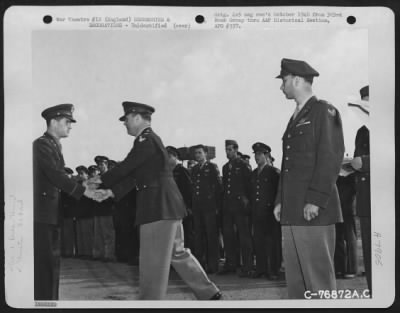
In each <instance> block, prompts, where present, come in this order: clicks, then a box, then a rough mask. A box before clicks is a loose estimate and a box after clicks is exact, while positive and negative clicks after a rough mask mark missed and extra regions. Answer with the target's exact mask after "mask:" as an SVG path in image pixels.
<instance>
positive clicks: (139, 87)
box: [32, 28, 368, 169]
mask: <svg viewBox="0 0 400 313" xmlns="http://www.w3.org/2000/svg"><path fill="white" fill-rule="evenodd" d="M32 38H33V42H32V49H33V51H32V53H33V54H32V64H33V87H34V94H35V98H34V99H33V103H34V111H36V112H37V114H36V115H34V116H33V119H34V120H33V124H34V129H33V133H32V140H33V139H34V138H36V137H38V136H40V135H41V134H42V133H43V132H44V130H45V122H44V120H43V119H42V118H41V116H40V113H41V111H42V110H43V109H45V108H46V107H49V106H53V105H56V104H59V103H73V104H74V105H75V113H74V115H75V117H76V119H77V121H78V123H76V124H74V125H73V129H72V130H71V133H70V136H69V138H66V139H63V140H62V145H63V153H64V157H65V160H66V164H67V166H69V167H71V168H73V169H74V168H75V167H76V166H78V165H81V164H83V165H86V166H88V165H91V164H94V160H93V159H94V156H95V155H98V154H101V155H106V156H108V157H110V158H112V159H115V160H117V161H118V160H122V159H123V158H124V157H125V155H126V154H127V153H128V151H129V150H130V149H131V147H132V144H133V140H134V137H131V136H128V135H127V133H126V130H125V127H124V126H123V124H122V123H121V122H119V121H118V118H119V117H120V116H121V115H122V112H123V111H122V105H121V103H122V101H125V100H131V101H138V102H143V103H147V104H150V105H152V106H154V107H155V108H156V112H155V114H154V115H153V122H152V124H153V129H154V130H155V131H156V132H157V133H158V134H159V135H160V136H161V138H162V139H163V142H164V144H165V145H174V146H177V147H181V146H185V145H186V146H191V145H194V144H198V143H203V144H206V145H210V146H215V147H216V150H217V158H216V159H215V160H214V162H216V163H217V164H218V165H219V167H220V168H221V167H222V165H223V164H224V163H225V162H226V157H225V151H224V141H225V139H236V140H237V141H238V143H239V150H240V151H241V152H243V153H245V154H249V155H251V156H252V160H251V164H252V165H253V167H254V166H255V162H254V158H253V154H252V150H251V145H252V144H253V143H254V142H256V141H262V142H264V143H267V144H268V145H270V146H271V148H272V155H273V156H274V157H275V158H276V161H275V166H277V167H280V162H281V155H282V153H281V138H282V134H283V132H284V130H285V127H286V124H287V122H288V119H289V118H290V116H291V114H292V113H293V111H294V109H295V103H294V101H293V100H287V99H286V98H285V96H284V95H283V94H282V92H281V91H280V89H279V88H280V85H281V80H280V79H275V76H276V75H278V74H279V71H280V61H281V59H282V58H284V57H286V58H293V59H302V60H305V61H307V62H308V63H309V64H310V65H311V66H313V67H314V68H315V69H316V70H317V71H319V73H320V77H317V78H316V79H315V80H314V93H315V94H316V95H317V97H319V98H321V99H325V100H328V101H329V102H331V103H332V104H333V105H335V106H336V107H337V108H338V109H339V111H340V112H341V114H342V119H343V124H344V125H343V127H344V132H345V144H346V152H347V153H349V155H352V153H353V150H354V138H355V134H356V131H357V129H358V128H359V127H360V126H361V124H360V121H359V120H357V119H356V118H355V116H354V115H352V114H351V113H350V112H349V110H348V109H347V105H346V103H347V102H348V100H349V97H359V93H358V92H359V89H360V88H361V87H363V86H364V85H366V84H368V33H367V30H365V29H357V28H354V29H352V30H349V29H344V28H343V29H340V28H335V30H329V29H324V28H320V29H319V30H318V29H308V30H306V29H303V30H296V29H293V30H246V31H190V32H187V31H142V32H138V31H109V30H101V31H37V32H34V34H33V37H32Z"/></svg>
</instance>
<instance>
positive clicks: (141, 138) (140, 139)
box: [138, 136, 146, 142]
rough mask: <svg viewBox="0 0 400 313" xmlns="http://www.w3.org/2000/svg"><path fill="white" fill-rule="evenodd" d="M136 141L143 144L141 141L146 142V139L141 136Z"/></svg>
mask: <svg viewBox="0 0 400 313" xmlns="http://www.w3.org/2000/svg"><path fill="white" fill-rule="evenodd" d="M138 140H139V142H143V141H145V140H146V138H145V137H143V136H139V138H138Z"/></svg>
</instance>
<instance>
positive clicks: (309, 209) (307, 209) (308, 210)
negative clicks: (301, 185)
mask: <svg viewBox="0 0 400 313" xmlns="http://www.w3.org/2000/svg"><path fill="white" fill-rule="evenodd" d="M318 214H319V207H318V206H316V205H314V204H311V203H307V204H306V205H305V206H304V219H305V220H306V221H308V222H309V221H311V220H312V219H314V218H316V217H317V216H318Z"/></svg>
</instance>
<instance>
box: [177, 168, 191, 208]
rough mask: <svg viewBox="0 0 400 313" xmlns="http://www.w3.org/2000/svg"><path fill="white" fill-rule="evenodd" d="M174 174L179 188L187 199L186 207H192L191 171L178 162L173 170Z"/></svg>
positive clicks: (185, 199)
mask: <svg viewBox="0 0 400 313" xmlns="http://www.w3.org/2000/svg"><path fill="white" fill-rule="evenodd" d="M173 175H174V179H175V182H176V184H177V185H178V189H179V191H180V192H181V194H182V197H183V200H184V201H185V205H186V208H191V207H192V179H191V178H190V174H189V171H188V170H187V169H186V168H184V167H183V165H182V164H177V165H176V166H175V168H174V170H173Z"/></svg>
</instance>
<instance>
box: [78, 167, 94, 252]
mask: <svg viewBox="0 0 400 313" xmlns="http://www.w3.org/2000/svg"><path fill="white" fill-rule="evenodd" d="M75 170H76V172H77V173H78V183H79V184H81V185H85V184H86V182H87V180H88V179H89V170H88V168H87V167H86V166H84V165H79V166H78V167H77V168H76V169H75ZM93 204H94V201H93V200H92V199H89V198H86V197H83V198H81V199H80V200H79V201H78V203H77V206H78V209H77V210H76V247H77V253H76V254H77V256H78V257H81V258H91V257H92V252H93V212H92V211H93Z"/></svg>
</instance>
